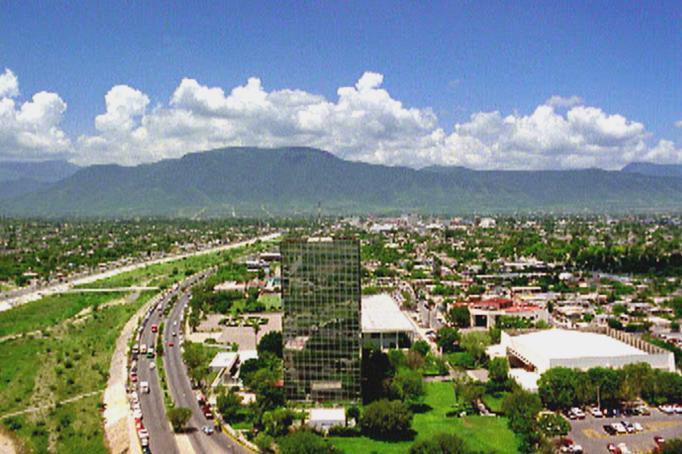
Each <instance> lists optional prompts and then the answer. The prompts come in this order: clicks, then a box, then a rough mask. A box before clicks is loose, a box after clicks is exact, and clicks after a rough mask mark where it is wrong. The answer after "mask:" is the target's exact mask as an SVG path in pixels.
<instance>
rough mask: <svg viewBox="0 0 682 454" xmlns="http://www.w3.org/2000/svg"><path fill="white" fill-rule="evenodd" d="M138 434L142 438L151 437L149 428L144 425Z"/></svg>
mask: <svg viewBox="0 0 682 454" xmlns="http://www.w3.org/2000/svg"><path fill="white" fill-rule="evenodd" d="M137 434H138V435H139V436H140V439H142V438H149V431H148V430H147V429H145V428H144V427H143V428H142V429H140V430H138V431H137Z"/></svg>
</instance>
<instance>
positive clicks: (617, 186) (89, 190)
mask: <svg viewBox="0 0 682 454" xmlns="http://www.w3.org/2000/svg"><path fill="white" fill-rule="evenodd" d="M15 164H16V163H15ZM52 165H53V170H54V171H53V172H52V173H50V172H48V173H47V174H48V175H50V178H47V179H46V178H45V175H46V174H41V175H42V179H39V178H37V177H36V175H38V173H37V172H33V173H31V172H26V171H25V169H24V173H20V172H19V173H17V172H18V171H15V173H14V174H12V175H14V177H15V178H14V179H13V180H5V183H7V182H8V181H10V182H18V181H24V182H28V181H30V182H33V184H34V187H33V188H28V186H29V184H28V183H26V185H25V188H27V189H26V190H22V191H15V193H12V192H11V190H10V189H8V188H7V187H3V182H2V180H1V179H0V213H1V214H3V215H9V216H43V217H65V216H81V217H134V216H172V217H225V216H275V215H292V216H295V215H311V214H316V213H318V212H321V213H322V214H325V215H336V214H395V213H401V212H417V213H424V214H429V213H431V214H471V213H481V214H482V213H530V212H564V213H584V212H651V211H664V210H666V211H667V210H674V211H680V210H682V177H680V176H674V175H676V174H674V173H673V174H671V175H669V174H668V173H666V174H664V175H662V176H659V175H658V174H657V173H656V172H657V171H658V170H660V169H658V168H657V167H656V166H655V165H645V166H643V165H642V164H641V163H638V164H637V166H635V167H631V166H626V168H624V169H623V170H622V171H605V170H599V169H586V170H554V171H476V170H470V169H467V168H463V167H439V166H435V167H427V168H423V169H420V170H415V169H411V168H406V167H388V166H382V165H374V164H367V163H362V162H352V161H345V160H343V159H340V158H338V157H336V156H334V155H332V154H331V153H328V152H325V151H322V150H317V149H313V148H277V149H263V148H251V147H231V148H224V149H218V150H212V151H204V152H198V153H189V154H186V155H185V156H183V157H181V158H179V159H167V160H162V161H158V162H155V163H152V164H141V165H138V166H134V167H123V166H119V165H94V166H89V167H82V168H78V167H75V166H72V165H71V164H68V163H67V164H66V165H65V166H62V167H59V166H58V165H55V164H54V163H53V164H52ZM633 165H634V164H633ZM652 166H653V167H652ZM16 167H17V166H15V168H16ZM19 167H20V166H19ZM678 167H680V166H678ZM681 168H682V167H681ZM2 169H3V167H2V163H0V175H4V174H8V173H9V171H5V173H3V170H2ZM638 169H639V171H638ZM673 170H674V169H673ZM678 170H679V169H678ZM670 171H671V170H670V169H667V170H666V171H665V172H670ZM60 172H61V173H60ZM10 186H11V185H10ZM3 191H5V192H3Z"/></svg>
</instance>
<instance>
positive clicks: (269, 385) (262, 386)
mask: <svg viewBox="0 0 682 454" xmlns="http://www.w3.org/2000/svg"><path fill="white" fill-rule="evenodd" d="M278 381H279V374H278V373H277V372H276V371H273V370H270V369H258V370H257V371H256V372H255V373H254V374H253V376H252V380H251V389H252V390H253V392H254V393H255V394H256V404H257V405H258V408H259V409H260V410H261V411H267V410H272V409H274V408H277V407H279V406H281V405H284V391H283V390H282V388H281V386H278V383H277V382H278Z"/></svg>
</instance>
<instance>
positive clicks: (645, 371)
mask: <svg viewBox="0 0 682 454" xmlns="http://www.w3.org/2000/svg"><path fill="white" fill-rule="evenodd" d="M622 372H623V384H622V386H621V391H622V394H623V397H625V398H626V399H627V400H634V399H636V398H638V397H641V396H642V395H644V393H645V392H647V391H649V390H650V389H651V388H652V387H653V385H654V383H653V382H654V371H653V369H652V368H651V366H650V365H649V364H647V363H637V364H627V365H625V366H623V369H622Z"/></svg>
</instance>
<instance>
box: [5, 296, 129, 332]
mask: <svg viewBox="0 0 682 454" xmlns="http://www.w3.org/2000/svg"><path fill="white" fill-rule="evenodd" d="M121 295H123V294H122V293H87V294H77V293H69V294H62V295H51V296H46V297H45V298H41V299H39V300H37V301H32V302H30V303H26V304H22V305H21V306H18V307H15V308H14V309H11V310H9V311H4V312H0V337H4V336H8V335H11V334H21V333H28V332H31V331H35V330H39V329H43V328H45V327H49V326H53V325H55V324H57V323H59V322H61V321H63V320H66V319H68V318H71V317H73V316H74V315H76V314H77V313H79V312H80V311H82V310H83V309H85V308H86V307H90V306H94V305H96V304H102V303H104V302H106V301H109V300H111V299H113V298H115V297H117V296H121Z"/></svg>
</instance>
